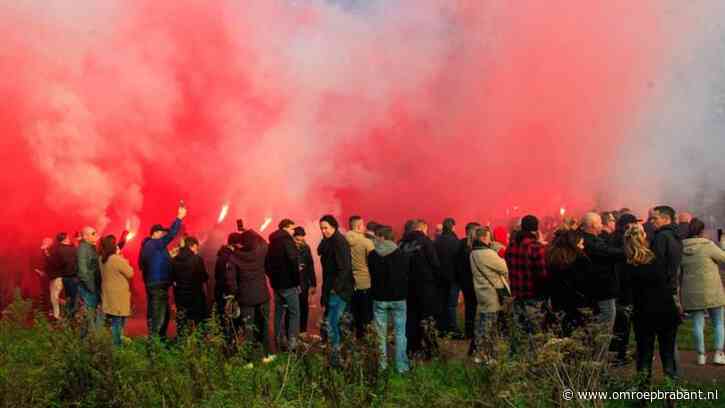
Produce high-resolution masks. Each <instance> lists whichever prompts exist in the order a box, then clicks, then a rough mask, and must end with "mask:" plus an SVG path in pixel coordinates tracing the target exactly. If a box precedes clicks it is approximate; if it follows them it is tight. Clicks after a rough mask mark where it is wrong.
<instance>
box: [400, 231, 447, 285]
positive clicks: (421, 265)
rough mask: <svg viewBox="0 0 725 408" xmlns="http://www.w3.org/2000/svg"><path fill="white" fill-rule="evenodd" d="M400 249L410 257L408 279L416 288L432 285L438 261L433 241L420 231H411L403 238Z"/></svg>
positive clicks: (434, 281)
mask: <svg viewBox="0 0 725 408" xmlns="http://www.w3.org/2000/svg"><path fill="white" fill-rule="evenodd" d="M400 250H401V251H402V252H403V253H404V254H406V255H408V256H410V257H411V268H412V276H411V277H410V281H411V282H412V283H413V284H414V285H415V286H416V287H417V288H418V289H421V288H422V287H423V286H427V285H432V286H434V285H435V283H436V281H437V279H438V275H439V270H440V261H439V259H438V254H437V253H436V250H435V246H434V245H433V241H431V239H430V238H428V237H427V236H426V235H425V233H424V232H422V231H412V232H410V233H409V234H408V235H406V236H405V237H404V238H403V241H401V243H400Z"/></svg>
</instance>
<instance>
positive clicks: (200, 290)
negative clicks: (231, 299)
mask: <svg viewBox="0 0 725 408" xmlns="http://www.w3.org/2000/svg"><path fill="white" fill-rule="evenodd" d="M170 279H171V281H172V282H173V283H174V300H175V301H176V303H177V304H191V303H193V302H194V300H196V299H200V298H203V297H205V296H204V283H206V282H207V281H208V280H209V274H207V272H206V266H205V265H204V260H203V259H202V258H201V256H199V255H197V254H195V253H194V252H192V251H191V249H189V248H186V247H184V248H181V249H180V250H179V254H178V255H177V256H176V257H175V258H174V259H173V260H172V261H171V276H170Z"/></svg>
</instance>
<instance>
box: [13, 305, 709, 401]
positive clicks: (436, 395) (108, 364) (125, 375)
mask: <svg viewBox="0 0 725 408" xmlns="http://www.w3.org/2000/svg"><path fill="white" fill-rule="evenodd" d="M80 319H81V318H79V320H80ZM345 326H346V325H343V327H345ZM344 338H345V340H344V342H343V347H342V352H341V356H342V358H341V359H340V365H341V367H340V368H332V367H331V366H330V364H329V363H328V361H329V356H328V354H327V351H328V349H327V348H325V347H324V346H323V345H322V344H321V343H319V342H317V341H306V342H303V343H302V346H301V347H300V348H299V349H298V350H297V351H296V352H295V353H287V354H281V355H278V356H276V358H275V359H274V360H273V361H271V362H267V363H265V362H263V360H262V358H261V357H262V354H260V353H259V350H258V349H257V348H255V347H248V346H247V345H245V346H242V347H239V348H237V349H236V350H234V352H232V353H230V352H229V350H228V349H227V348H226V346H225V342H224V338H223V335H222V334H221V330H219V327H218V326H217V325H216V324H215V323H214V321H213V320H212V321H210V322H209V324H208V326H207V327H206V328H205V330H204V331H195V332H192V333H189V334H188V335H186V336H185V337H183V338H182V339H181V340H180V341H179V342H178V343H176V344H166V343H163V342H160V341H158V340H148V339H145V338H137V339H133V340H130V341H128V342H126V343H125V344H124V345H123V346H122V347H114V346H113V345H112V342H111V338H110V333H109V332H108V331H102V332H100V333H91V334H90V335H88V336H87V337H86V338H84V339H81V338H80V334H79V328H78V325H77V324H69V325H59V324H50V323H49V322H47V321H46V320H45V319H44V318H43V317H42V316H41V317H38V318H34V317H33V314H32V307H31V305H30V303H29V302H25V301H22V300H17V301H15V302H14V303H13V304H12V305H11V306H10V307H9V308H8V309H7V310H6V312H5V313H4V316H3V318H2V319H0V406H2V407H68V406H73V407H97V406H103V407H192V406H206V407H220V408H221V407H235V406H245V407H309V406H314V407H318V406H321V407H359V406H380V407H420V406H428V407H456V408H461V407H499V406H513V407H547V406H557V405H560V404H562V401H560V400H559V397H558V396H559V395H560V393H561V390H562V389H563V388H572V389H574V390H608V389H618V390H621V389H626V388H627V387H629V386H630V382H627V381H624V380H622V379H618V380H617V381H614V380H613V379H612V378H611V377H610V376H609V374H608V370H607V365H606V361H605V360H606V358H603V357H602V356H601V354H598V353H600V352H601V349H599V348H597V347H593V344H594V345H596V344H604V342H605V339H603V338H600V337H598V335H597V334H596V330H591V331H581V332H579V333H577V334H576V335H575V336H573V337H572V338H570V339H564V340H561V339H556V338H554V337H553V336H551V335H541V336H537V337H535V338H534V341H533V344H532V345H531V349H530V350H527V352H526V353H521V355H520V356H519V357H516V356H515V357H513V358H508V357H506V358H505V356H508V344H507V343H506V342H504V341H498V342H497V343H496V345H495V347H496V354H497V358H496V359H492V360H489V361H488V363H487V364H483V365H475V364H472V363H471V362H470V361H468V360H467V359H465V358H460V356H458V357H456V353H455V352H454V350H455V349H456V347H457V345H456V344H454V343H453V342H452V341H450V340H446V339H443V340H441V342H440V344H439V345H440V349H441V353H440V354H439V356H438V357H436V358H433V359H432V360H431V361H428V362H425V363H423V362H415V365H414V367H413V369H412V371H411V372H410V373H409V374H407V375H404V376H401V375H398V374H396V373H395V372H394V370H393V368H392V366H393V364H390V365H389V367H390V368H389V369H387V370H385V371H381V370H379V368H378V350H377V343H376V341H377V339H376V337H375V335H374V333H368V336H366V337H365V338H364V339H362V340H360V341H357V340H354V339H353V336H352V335H351V333H349V331H348V332H347V333H346V334H345V336H344ZM592 342H594V343H592ZM597 342H598V343H597ZM523 356H525V357H523ZM589 387H591V388H589ZM710 388H711V387H710ZM581 406H584V405H583V404H582V405H581ZM586 406H591V405H586ZM682 406H687V405H686V404H683V405H682ZM690 406H702V405H700V404H693V405H690Z"/></svg>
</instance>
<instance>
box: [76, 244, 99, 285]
mask: <svg viewBox="0 0 725 408" xmlns="http://www.w3.org/2000/svg"><path fill="white" fill-rule="evenodd" d="M77 253H78V280H80V283H81V285H83V287H84V288H85V289H86V290H87V291H89V292H91V293H100V291H101V266H100V264H99V263H98V252H96V247H94V246H93V245H91V244H89V243H88V242H86V241H85V240H84V241H81V244H80V245H79V246H78V252H77Z"/></svg>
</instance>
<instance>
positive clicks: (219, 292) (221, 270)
mask: <svg viewBox="0 0 725 408" xmlns="http://www.w3.org/2000/svg"><path fill="white" fill-rule="evenodd" d="M233 253H234V249H232V247H230V246H229V245H224V246H222V247H221V248H219V251H218V252H217V254H216V255H217V258H216V264H214V299H216V301H217V302H221V300H222V299H224V295H225V294H227V293H229V291H228V290H227V282H226V276H227V262H229V258H230V257H231V256H232V254H233Z"/></svg>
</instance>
